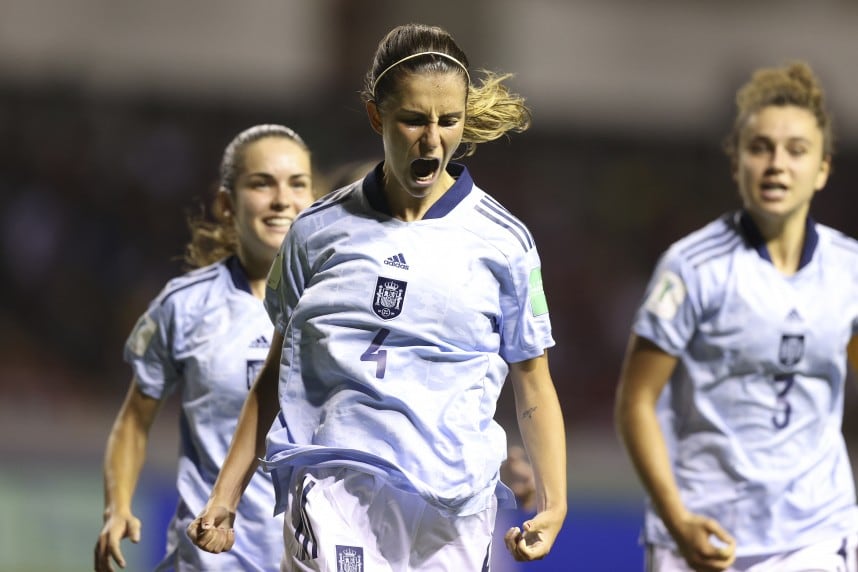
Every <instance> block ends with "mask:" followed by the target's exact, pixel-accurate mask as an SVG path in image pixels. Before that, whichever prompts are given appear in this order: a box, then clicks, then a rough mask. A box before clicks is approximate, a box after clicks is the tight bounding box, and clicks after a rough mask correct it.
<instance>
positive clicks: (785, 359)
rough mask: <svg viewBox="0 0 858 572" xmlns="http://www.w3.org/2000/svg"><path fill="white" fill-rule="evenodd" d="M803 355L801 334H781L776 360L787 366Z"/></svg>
mask: <svg viewBox="0 0 858 572" xmlns="http://www.w3.org/2000/svg"><path fill="white" fill-rule="evenodd" d="M803 357H804V336H803V335H802V334H783V335H781V347H780V350H779V351H778V360H779V361H780V362H781V364H782V365H785V366H787V367H790V366H793V365H795V364H797V363H798V362H800V361H801V358H803Z"/></svg>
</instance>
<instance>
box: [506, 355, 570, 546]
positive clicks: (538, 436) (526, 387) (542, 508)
mask: <svg viewBox="0 0 858 572" xmlns="http://www.w3.org/2000/svg"><path fill="white" fill-rule="evenodd" d="M510 380H511V381H512V384H513V389H514V392H515V407H516V413H517V415H518V426H519V431H520V432H521V437H522V441H523V442H524V447H525V449H526V451H527V455H528V457H530V461H531V463H532V465H533V470H534V479H535V485H536V511H537V513H536V515H535V516H534V517H533V518H532V519H531V520H529V521H527V522H525V523H524V524H523V525H522V528H523V531H522V530H519V529H518V528H512V529H510V530H509V531H508V532H507V533H506V536H505V541H506V545H507V548H508V549H509V550H510V552H511V553H512V555H513V556H514V557H515V559H516V560H537V559H540V558H543V557H544V556H545V555H546V554H548V552H549V551H550V550H551V547H552V545H553V544H554V541H555V539H556V538H557V535H558V534H559V532H560V528H561V526H562V525H563V520H564V519H565V518H566V510H567V499H566V429H565V426H564V422H563V413H562V412H561V410H560V402H559V400H558V399H557V392H556V391H555V389H554V382H553V381H552V379H551V373H550V371H549V368H548V356H547V354H542V355H541V356H539V357H537V358H533V359H530V360H526V361H523V362H518V363H513V364H510Z"/></svg>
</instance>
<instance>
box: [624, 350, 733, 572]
mask: <svg viewBox="0 0 858 572" xmlns="http://www.w3.org/2000/svg"><path fill="white" fill-rule="evenodd" d="M676 362H677V358H675V357H674V356H672V355H670V354H668V353H666V352H665V351H664V350H662V349H661V348H659V347H658V346H656V345H655V344H653V343H652V342H650V341H649V340H646V339H644V338H639V337H637V336H635V335H632V337H631V339H630V340H629V346H628V349H627V351H626V357H625V361H624V363H623V368H622V371H621V374H620V383H619V387H618V388H617V395H616V404H615V405H616V408H615V421H616V424H617V431H618V433H619V435H620V437H621V439H622V442H623V444H624V445H625V447H626V450H627V451H628V454H629V457H630V458H631V461H632V464H633V465H634V467H635V470H636V471H637V474H638V477H639V478H640V480H641V482H642V483H643V486H644V488H645V489H646V490H647V492H648V493H649V495H650V498H651V499H652V502H653V506H654V508H655V510H656V512H657V513H658V515H659V516H660V517H661V519H662V520H663V521H664V524H665V526H667V529H668V530H669V531H670V534H671V535H672V536H673V538H674V540H676V542H677V545H678V546H679V549H680V552H681V553H682V555H683V556H684V557H685V559H686V561H688V564H689V565H690V566H692V567H693V568H694V569H695V570H705V571H710V570H711V571H717V570H725V569H727V568H728V567H729V566H730V565H731V564H732V562H733V561H734V560H735V541H734V540H733V538H732V537H731V536H730V535H729V534H727V533H726V532H725V531H724V530H722V528H721V526H720V525H719V524H718V523H717V522H715V521H714V520H712V519H708V518H704V517H701V516H699V515H695V514H692V513H690V512H689V511H688V510H687V509H686V508H685V505H684V504H683V503H682V499H681V498H680V494H679V488H678V487H677V485H676V480H675V479H674V476H673V470H672V466H671V462H670V456H669V454H668V450H667V444H666V442H665V439H664V434H663V433H662V430H661V426H660V425H659V421H658V417H657V415H656V402H657V401H658V398H659V395H661V392H662V390H663V389H664V386H665V385H666V384H667V381H668V379H669V378H670V376H671V374H672V373H673V370H674V368H675V367H676ZM711 535H714V536H715V537H717V538H719V539H720V540H721V542H723V543H725V544H726V545H727V547H725V548H724V549H719V548H717V547H716V546H714V545H713V544H712V543H711V542H710V536H711Z"/></svg>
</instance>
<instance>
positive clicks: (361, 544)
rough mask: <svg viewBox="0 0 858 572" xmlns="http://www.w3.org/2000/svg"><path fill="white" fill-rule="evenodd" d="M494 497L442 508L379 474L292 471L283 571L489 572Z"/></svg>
mask: <svg viewBox="0 0 858 572" xmlns="http://www.w3.org/2000/svg"><path fill="white" fill-rule="evenodd" d="M496 514H497V503H496V501H495V503H494V505H493V506H492V507H490V508H488V509H486V510H484V511H482V512H479V513H477V514H473V515H468V516H456V515H450V514H447V513H444V512H442V511H440V510H438V509H437V508H436V507H434V506H433V505H430V504H428V503H427V502H426V501H425V500H424V499H423V498H422V497H420V496H419V495H417V494H412V493H407V492H405V491H402V490H399V489H396V488H394V487H393V486H391V485H389V484H388V483H387V481H386V480H385V479H384V478H383V477H380V476H376V475H371V474H368V473H364V472H360V471H356V470H354V469H351V468H313V469H308V470H306V471H295V476H294V477H293V481H292V485H291V486H290V487H289V496H288V499H287V506H286V518H285V519H284V521H285V524H284V527H283V541H284V547H285V551H284V556H283V562H282V564H281V570H282V571H283V572H294V571H300V572H310V571H313V572H358V571H359V572H364V571H365V572H406V571H416V570H461V571H474V572H476V571H480V570H484V571H488V566H489V564H488V562H489V561H488V557H489V549H490V547H491V540H492V530H493V528H494V523H495V516H496Z"/></svg>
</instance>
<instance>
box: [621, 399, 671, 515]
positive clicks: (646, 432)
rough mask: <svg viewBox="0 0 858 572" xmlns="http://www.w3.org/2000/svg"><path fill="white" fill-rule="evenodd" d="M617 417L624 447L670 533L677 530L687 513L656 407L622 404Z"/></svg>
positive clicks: (636, 403)
mask: <svg viewBox="0 0 858 572" xmlns="http://www.w3.org/2000/svg"><path fill="white" fill-rule="evenodd" d="M616 417H617V420H618V431H619V433H620V436H621V438H622V441H623V444H624V446H625V447H626V450H627V451H628V454H629V457H630V458H631V461H632V464H633V466H634V468H635V471H636V472H637V474H638V477H639V478H640V480H641V483H642V484H643V486H644V488H645V489H646V491H647V493H648V494H649V497H650V499H651V500H652V503H653V507H654V508H655V510H656V512H657V513H658V515H659V516H660V517H661V518H662V520H663V521H664V523H665V525H666V526H667V528H668V530H670V531H671V532H672V531H674V530H676V528H677V526H678V523H679V522H680V521H681V520H682V519H683V518H685V516H686V514H687V511H686V509H685V506H684V504H683V502H682V498H681V496H680V494H679V488H678V487H677V485H676V480H675V478H674V476H673V469H672V465H671V461H670V454H669V452H668V449H667V444H666V441H665V439H664V434H663V432H662V429H661V426H660V424H659V420H658V417H657V415H656V412H655V407H654V406H652V405H650V404H646V403H641V402H635V403H621V404H620V406H619V408H618V411H617V415H616Z"/></svg>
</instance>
